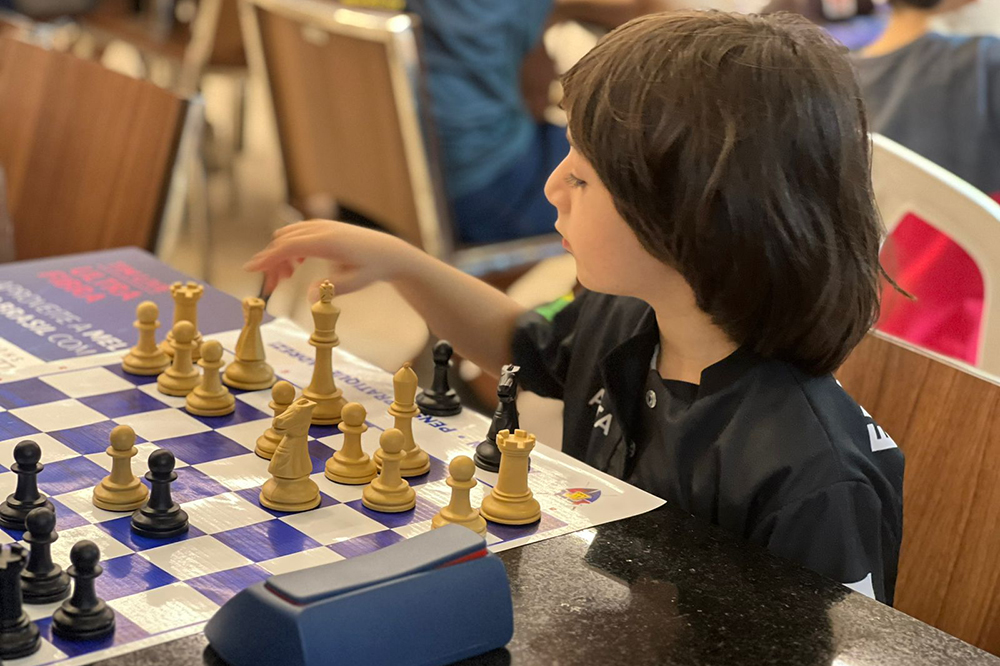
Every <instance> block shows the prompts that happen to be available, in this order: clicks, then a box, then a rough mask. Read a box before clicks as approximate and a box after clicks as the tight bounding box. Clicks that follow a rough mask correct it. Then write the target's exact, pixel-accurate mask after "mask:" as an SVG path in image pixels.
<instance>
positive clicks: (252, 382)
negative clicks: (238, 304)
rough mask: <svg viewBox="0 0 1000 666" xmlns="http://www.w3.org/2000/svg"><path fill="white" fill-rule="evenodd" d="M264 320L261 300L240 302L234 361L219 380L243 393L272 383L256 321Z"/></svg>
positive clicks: (269, 367)
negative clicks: (240, 323)
mask: <svg viewBox="0 0 1000 666" xmlns="http://www.w3.org/2000/svg"><path fill="white" fill-rule="evenodd" d="M263 319H264V300H263V299H261V298H253V297H250V298H244V299H243V321H244V324H243V330H241V331H240V337H239V339H238V340H237V341H236V360H235V361H233V362H232V363H230V364H229V367H227V368H226V372H225V375H224V376H223V378H222V381H224V382H225V383H226V385H227V386H232V387H233V388H238V389H243V390H244V391H259V390H260V389H266V388H270V387H271V384H273V383H274V369H273V368H271V366H270V365H268V364H267V362H266V361H265V360H264V340H263V339H261V337H260V322H261V321H262V320H263Z"/></svg>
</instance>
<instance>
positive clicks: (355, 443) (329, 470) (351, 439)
mask: <svg viewBox="0 0 1000 666" xmlns="http://www.w3.org/2000/svg"><path fill="white" fill-rule="evenodd" d="M341 414H342V415H343V417H344V420H343V421H341V423H340V426H339V427H340V430H341V432H343V433H344V445H343V446H342V447H340V450H339V451H337V452H335V453H334V454H333V455H332V456H330V459H329V460H327V461H326V471H325V474H326V478H328V479H330V480H331V481H335V482H337V483H346V484H350V485H359V484H362V483H368V482H369V481H371V480H372V479H374V478H375V475H376V474H378V470H377V469H376V468H375V462H374V461H373V460H372V459H371V458H370V457H369V456H368V454H367V453H365V452H364V451H362V450H361V435H362V434H363V433H364V432H365V431H366V430H368V426H366V425H365V416H367V413H366V412H365V408H364V407H363V406H362V405H361V404H360V403H357V402H349V403H347V404H346V405H344V409H343V410H342V411H341Z"/></svg>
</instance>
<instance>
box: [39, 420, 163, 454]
mask: <svg viewBox="0 0 1000 666" xmlns="http://www.w3.org/2000/svg"><path fill="white" fill-rule="evenodd" d="M117 425H118V424H117V423H115V422H114V421H99V422H98V423H91V424H90V425H85V426H80V427H78V428H67V429H65V430H56V431H54V432H50V433H49V434H50V435H52V438H53V439H55V440H57V441H59V442H61V443H63V444H65V445H66V446H68V447H69V448H71V449H73V450H74V451H76V452H78V453H82V454H84V455H87V454H91V453H101V454H103V453H104V452H105V451H107V449H108V446H110V445H111V431H112V430H114V429H115V427H116V426H117ZM135 441H136V442H144V441H146V440H144V439H143V438H142V437H139V436H138V435H137V436H136V440H135Z"/></svg>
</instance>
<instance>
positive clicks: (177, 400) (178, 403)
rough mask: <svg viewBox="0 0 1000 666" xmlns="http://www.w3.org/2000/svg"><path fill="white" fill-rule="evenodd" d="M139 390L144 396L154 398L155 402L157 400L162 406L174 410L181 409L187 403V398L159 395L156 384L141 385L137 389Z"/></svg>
mask: <svg viewBox="0 0 1000 666" xmlns="http://www.w3.org/2000/svg"><path fill="white" fill-rule="evenodd" d="M139 390H140V391H142V392H143V393H145V394H146V395H149V396H151V397H153V398H156V399H157V400H159V401H160V402H162V403H164V404H167V405H170V406H171V407H173V408H174V409H178V408H180V409H183V408H184V405H185V403H187V398H186V397H185V396H177V395H167V394H166V393H160V389H159V388H157V384H156V383H155V382H154V383H152V384H143V385H142V386H140V387H139Z"/></svg>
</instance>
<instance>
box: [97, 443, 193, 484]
mask: <svg viewBox="0 0 1000 666" xmlns="http://www.w3.org/2000/svg"><path fill="white" fill-rule="evenodd" d="M159 448H160V446H159V443H157V444H153V443H152V442H146V443H145V444H138V445H136V447H135V450H136V454H135V456H133V457H132V473H133V474H135V475H136V476H137V477H139V479H142V478H143V475H145V474H146V471H147V470H149V456H150V455H152V453H153V451H157V450H159ZM86 458H87V460H90V461H92V462H95V463H97V464H98V465H100V466H101V467H103V468H104V469H106V470H107V471H109V472H110V471H111V466H112V464H113V463H114V461H113V460H112V459H111V456H109V455H108V454H107V453H106V452H103V451H102V452H101V453H91V454H89V455H87V456H86ZM187 465H188V463H187V461H186V460H181V459H180V458H178V457H177V456H176V455H174V469H175V470H177V469H180V468H182V467H187ZM185 474H186V472H185ZM147 485H148V484H147Z"/></svg>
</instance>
